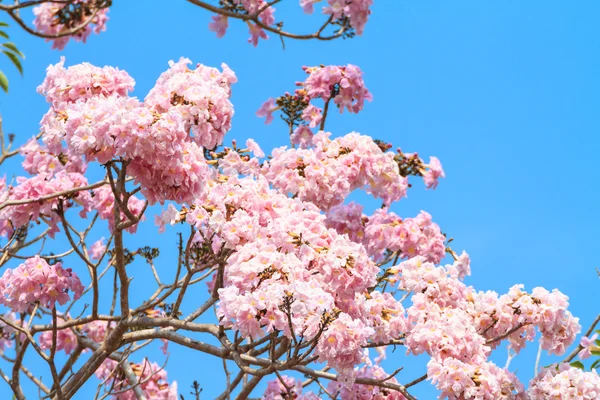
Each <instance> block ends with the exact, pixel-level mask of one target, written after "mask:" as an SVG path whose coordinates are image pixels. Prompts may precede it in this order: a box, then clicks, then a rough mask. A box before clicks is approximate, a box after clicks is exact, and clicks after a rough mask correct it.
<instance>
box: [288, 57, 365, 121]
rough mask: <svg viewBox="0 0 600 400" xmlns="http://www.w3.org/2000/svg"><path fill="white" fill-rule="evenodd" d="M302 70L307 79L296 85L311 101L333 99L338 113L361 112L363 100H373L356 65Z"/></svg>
mask: <svg viewBox="0 0 600 400" xmlns="http://www.w3.org/2000/svg"><path fill="white" fill-rule="evenodd" d="M302 69H304V72H306V73H307V74H308V78H306V80H305V81H304V82H298V83H297V85H298V86H301V87H303V88H304V90H305V91H306V95H307V96H308V98H309V99H311V100H314V99H322V100H323V101H329V99H333V102H334V104H335V105H337V106H338V108H339V109H340V112H343V111H344V109H346V110H348V112H352V113H358V112H359V111H360V110H362V108H363V106H364V103H365V100H368V101H371V100H373V96H372V95H371V93H370V92H369V91H368V90H367V88H366V87H365V83H364V81H363V77H362V75H363V73H362V71H361V70H360V68H358V67H357V66H356V65H352V64H348V65H346V66H343V67H340V66H335V65H330V66H320V67H303V68H302ZM304 119H305V120H307V119H309V118H307V117H305V118H304Z"/></svg>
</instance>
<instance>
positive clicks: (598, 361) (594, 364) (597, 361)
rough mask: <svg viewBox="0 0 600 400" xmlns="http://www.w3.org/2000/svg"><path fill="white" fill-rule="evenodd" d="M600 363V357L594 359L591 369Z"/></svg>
mask: <svg viewBox="0 0 600 400" xmlns="http://www.w3.org/2000/svg"><path fill="white" fill-rule="evenodd" d="M598 364H600V359H598V360H596V361H594V363H593V364H592V365H591V367H590V369H594V368H596V367H597V366H598Z"/></svg>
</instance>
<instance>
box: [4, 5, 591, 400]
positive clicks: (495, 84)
mask: <svg viewBox="0 0 600 400" xmlns="http://www.w3.org/2000/svg"><path fill="white" fill-rule="evenodd" d="M168 3H171V4H170V5H169V6H167V5H166V4H167V2H164V1H157V0H148V1H145V2H143V6H142V5H141V4H142V3H141V2H133V1H130V2H121V1H118V2H115V5H114V7H112V9H111V11H110V13H109V15H110V18H111V19H110V20H109V22H108V30H107V32H105V33H102V34H101V35H94V36H92V37H91V38H90V39H89V40H88V43H87V44H85V45H83V44H79V43H70V44H69V45H68V46H67V48H66V50H65V51H63V52H57V51H53V50H51V45H50V44H49V43H44V42H43V41H42V40H41V39H37V38H33V37H31V36H29V35H27V34H25V33H22V32H21V31H19V30H18V29H16V28H14V27H13V29H11V30H10V31H9V33H10V34H11V37H12V39H13V41H14V42H16V43H17V45H18V46H19V48H20V49H21V50H22V51H23V52H24V53H25V54H26V57H27V59H26V60H25V64H24V66H25V75H24V78H21V77H19V75H18V74H17V73H16V72H14V71H13V70H12V69H11V68H12V66H11V65H8V63H6V61H3V62H4V63H5V64H2V69H3V70H4V71H5V72H7V73H8V75H9V78H10V85H11V86H10V94H9V95H8V96H7V95H4V94H0V113H1V114H2V116H3V120H4V129H5V132H14V133H15V134H16V135H17V142H19V143H20V142H22V141H25V140H26V139H27V138H29V137H31V136H33V135H35V134H36V133H37V132H38V130H39V120H40V119H41V117H42V115H43V114H44V113H45V112H46V110H47V105H46V103H45V101H44V99H43V97H42V96H40V95H38V94H36V92H35V88H36V86H37V85H39V84H40V83H41V82H42V80H43V78H44V76H45V68H46V66H47V65H49V64H51V63H52V64H53V63H56V62H58V61H59V57H60V56H61V55H64V56H65V57H66V64H67V65H73V64H76V63H79V62H84V61H88V62H91V63H93V64H97V65H113V66H118V67H120V68H122V69H125V70H126V71H128V72H129V74H130V75H131V76H133V77H134V78H135V79H136V81H137V86H136V90H135V91H134V92H133V95H136V96H138V97H141V98H143V97H144V96H145V94H146V93H147V92H148V90H149V89H150V88H151V87H152V86H153V84H154V82H155V80H156V78H157V77H158V75H159V74H160V73H161V72H162V71H164V70H165V69H166V68H167V62H168V61H169V60H171V59H178V58H179V57H180V56H185V57H188V58H190V59H191V60H192V61H193V62H194V63H196V62H200V63H203V64H206V65H211V66H219V65H220V63H221V62H225V63H227V64H228V65H229V66H230V67H231V68H232V69H233V70H234V71H235V72H236V74H237V76H238V79H239V82H238V83H237V84H236V85H234V87H233V97H232V101H233V103H234V105H235V112H236V114H235V117H234V121H233V129H232V130H231V132H230V133H229V134H228V136H227V137H226V141H229V140H230V139H238V141H241V140H245V139H246V138H248V137H253V138H255V139H256V140H257V141H258V142H259V143H260V144H261V145H262V146H263V148H264V149H265V150H270V149H271V148H273V147H276V146H281V145H285V144H286V143H287V141H288V139H287V136H286V127H285V126H284V125H283V124H282V123H278V122H277V121H275V123H273V124H272V125H269V126H265V125H264V123H263V120H260V119H258V118H256V117H255V115H254V113H255V111H256V109H258V107H259V106H260V105H261V104H262V102H263V101H265V100H266V99H267V98H268V97H275V96H278V95H280V94H282V93H283V92H284V91H286V90H289V91H291V90H293V89H294V87H295V86H294V83H295V81H297V80H302V79H304V76H305V75H304V73H303V72H302V70H301V67H302V66H303V65H318V64H347V63H352V64H356V65H358V66H359V67H361V68H362V70H363V71H364V74H365V76H364V79H365V82H366V85H367V87H368V88H369V89H370V91H371V92H372V93H373V96H374V101H373V102H372V103H370V104H367V105H366V107H365V109H364V110H363V112H361V113H360V114H358V115H352V114H347V113H344V114H343V115H339V114H333V115H331V117H330V119H329V120H328V130H330V131H331V132H333V134H334V136H335V135H343V134H346V133H348V132H351V131H357V132H361V133H363V134H368V135H371V136H373V137H375V138H378V139H382V140H385V141H387V142H391V143H393V144H394V146H400V147H401V148H402V149H403V150H405V151H407V152H414V151H416V152H418V153H419V154H420V155H421V156H423V157H428V156H429V155H435V156H437V157H439V158H440V160H441V161H442V164H443V166H444V169H445V171H446V175H447V178H446V179H445V180H444V181H442V182H441V184H440V186H439V187H438V189H437V190H436V191H426V190H424V188H423V185H422V184H421V183H419V182H416V181H415V182H414V183H416V184H415V185H414V187H413V189H412V190H411V191H410V192H409V197H408V198H407V199H404V200H402V201H401V202H399V203H397V204H396V205H395V206H394V207H393V210H394V211H395V212H396V213H398V214H400V215H401V216H405V217H409V216H415V215H416V214H417V213H418V212H419V210H421V209H423V210H426V211H428V212H429V213H431V214H432V216H433V219H434V221H436V222H437V223H438V224H440V226H441V227H442V230H443V231H444V232H446V233H448V235H449V236H452V237H454V238H455V241H454V243H453V247H454V248H455V249H456V250H457V251H462V250H463V249H464V250H466V251H467V252H468V253H469V254H470V256H471V259H472V271H473V274H472V276H471V277H469V278H468V279H467V283H468V284H472V285H473V286H475V287H476V288H477V289H480V290H495V291H497V292H499V293H503V292H506V291H507V290H508V288H509V287H510V286H512V285H513V284H515V283H523V284H524V285H525V287H526V289H532V288H533V287H535V286H544V287H546V288H547V289H550V290H551V289H554V288H558V289H559V290H561V291H562V292H564V293H565V294H567V295H568V296H569V297H570V301H571V305H572V306H571V310H572V312H573V314H575V315H576V316H579V317H580V318H581V322H582V325H583V326H584V328H585V327H587V325H589V323H590V322H591V321H592V319H593V318H594V317H595V315H596V313H597V312H598V310H597V309H596V308H595V307H593V305H594V304H593V303H594V302H593V301H592V296H593V294H594V293H596V292H597V291H598V288H599V284H600V282H599V280H598V276H597V274H596V271H595V269H596V268H597V267H599V266H600V265H599V262H598V256H597V254H596V252H597V251H598V245H597V229H598V228H597V227H598V225H599V224H600V211H599V209H598V207H597V203H598V196H599V194H600V191H599V189H598V187H597V183H598V173H599V172H600V168H599V167H598V165H597V154H598V152H599V151H600V139H599V136H598V134H599V133H600V118H598V109H599V108H600V94H599V93H600V78H598V71H599V66H600V40H599V38H600V25H598V23H597V16H598V13H599V12H600V4H599V3H598V2H595V1H591V0H589V1H584V0H582V1H578V2H577V3H576V4H575V3H573V2H559V1H541V0H537V1H534V0H531V1H517V0H507V1H502V2H481V1H474V0H473V1H461V2H450V1H414V0H397V1H392V0H378V1H375V5H374V6H373V15H372V16H371V19H370V20H369V22H368V24H367V26H366V29H365V33H364V35H363V36H362V37H357V38H355V39H352V40H337V41H334V42H328V43H322V42H315V41H310V42H296V41H290V40H287V41H286V45H285V50H283V49H282V46H281V42H280V41H279V39H277V38H275V37H272V38H271V39H270V40H268V41H266V42H261V43H260V44H259V47H258V48H253V47H252V46H251V45H249V44H248V43H246V38H247V27H245V26H244V25H243V24H240V23H236V22H232V23H231V24H230V29H229V32H228V34H227V35H226V36H225V38H223V39H217V38H216V37H215V36H214V33H213V32H210V31H209V30H208V28H207V24H208V22H209V20H210V15H209V14H208V13H206V12H204V11H203V10H200V9H198V8H196V7H194V6H192V5H190V4H188V3H186V2H184V1H171V2H168ZM284 3H289V4H284V5H283V6H281V7H279V9H278V11H277V12H276V16H277V15H279V16H286V15H287V16H290V18H291V19H288V20H286V27H288V29H290V30H292V28H296V29H297V30H304V31H306V30H308V28H309V27H308V26H307V25H309V26H311V24H312V25H314V24H316V23H318V19H314V18H310V17H308V18H305V16H304V15H301V9H300V7H299V6H298V4H297V2H296V1H292V0H290V1H288V2H284ZM2 18H3V19H6V17H4V16H3V17H2ZM304 21H307V23H306V24H305V22H304ZM13 25H14V24H13ZM2 169H3V170H2V171H1V174H2V175H4V174H7V175H8V176H10V175H12V174H15V173H20V172H19V170H18V166H17V165H16V164H15V163H10V164H7V165H3V166H2ZM360 199H367V198H366V197H365V196H361V197H360ZM367 206H368V208H371V209H372V208H373V207H376V203H375V202H372V201H370V200H368V199H367ZM144 224H145V226H144V229H142V230H141V231H142V232H143V233H142V234H141V235H138V236H137V237H131V236H129V237H128V239H127V240H129V241H130V242H129V243H130V244H131V246H132V247H134V246H135V245H136V243H140V244H142V243H143V244H150V243H165V242H166V239H165V238H167V237H168V238H171V237H172V235H171V236H170V235H167V236H162V237H157V236H156V234H155V231H154V229H153V228H152V227H153V224H152V219H151V218H149V220H148V221H146V222H145V223H144ZM169 240H170V239H169ZM594 249H596V250H594ZM169 254H170V253H169V252H168V251H167V252H166V253H164V254H163V257H168V255H169ZM161 259H162V257H161ZM171 264H173V263H171ZM168 265H170V264H168V263H166V262H165V265H164V266H163V268H164V269H165V271H166V270H168ZM142 282H143V281H142ZM139 290H142V289H139ZM187 307H189V309H192V308H193V304H188V305H187ZM536 350H537V344H532V345H531V346H530V349H529V350H527V351H524V352H523V353H522V354H521V355H519V356H518V357H517V358H516V359H515V360H514V361H513V362H512V364H511V366H512V369H513V370H514V369H517V370H518V375H519V377H521V378H522V379H523V380H524V381H528V380H529V379H530V378H531V376H532V374H533V364H534V360H535V353H536ZM155 354H156V356H157V358H160V354H159V353H157V352H155ZM505 354H506V353H505V352H504V351H502V352H501V353H500V354H498V358H497V359H498V360H499V361H498V362H499V364H500V365H503V364H504V360H505ZM160 360H162V358H160ZM160 360H159V362H160ZM552 360H555V359H554V358H545V359H543V361H542V364H544V362H545V361H548V363H549V362H551V361H552ZM204 362H205V360H204V358H203V357H201V356H200V355H198V354H193V355H190V354H189V353H188V352H186V351H185V350H182V349H178V348H177V347H176V346H172V350H171V356H170V360H169V365H168V371H169V377H170V378H171V379H176V380H178V382H179V384H180V387H183V390H182V393H184V394H187V392H188V390H187V388H188V386H189V384H190V383H191V381H192V380H194V379H197V380H198V381H199V382H200V383H201V384H202V386H203V387H204V392H203V398H212V397H213V396H216V395H217V394H218V393H220V389H221V388H222V384H221V382H223V380H222V375H221V374H220V372H219V371H220V363H215V361H214V360H213V361H210V362H208V361H207V363H206V364H204ZM424 362H425V360H422V359H421V360H418V361H417V362H415V361H413V359H412V358H410V357H405V356H404V350H403V349H398V350H397V351H396V352H395V353H394V354H393V355H390V357H389V360H388V362H387V364H386V367H388V369H390V370H393V369H395V368H397V367H399V366H401V365H404V366H405V369H404V371H402V372H401V374H400V375H399V380H400V381H401V382H404V383H405V382H408V381H410V380H412V379H413V378H415V377H418V376H420V375H421V374H422V373H423V372H424V367H423V365H424ZM190 365H191V366H192V368H190ZM215 371H216V372H215ZM427 386H428V385H427V384H421V385H420V386H417V387H416V388H415V390H414V394H415V395H417V396H419V395H420V396H421V398H430V397H431V396H432V394H433V393H435V392H434V391H432V390H431V389H430V388H428V387H427ZM3 390H7V389H6V386H0V393H2V391H3ZM93 392H95V385H91V386H90V385H87V386H85V387H84V390H83V391H82V392H81V393H80V394H78V396H76V398H78V399H87V398H89V396H90V394H91V393H93Z"/></svg>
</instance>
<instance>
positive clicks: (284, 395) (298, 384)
mask: <svg viewBox="0 0 600 400" xmlns="http://www.w3.org/2000/svg"><path fill="white" fill-rule="evenodd" d="M282 381H283V382H282ZM261 399H262V400H287V399H294V400H319V396H317V395H316V394H314V393H313V392H307V393H302V381H301V380H298V379H294V378H292V377H291V376H287V375H282V376H281V378H280V379H274V380H272V381H270V382H269V383H267V389H266V390H265V392H264V393H263V395H262V397H261Z"/></svg>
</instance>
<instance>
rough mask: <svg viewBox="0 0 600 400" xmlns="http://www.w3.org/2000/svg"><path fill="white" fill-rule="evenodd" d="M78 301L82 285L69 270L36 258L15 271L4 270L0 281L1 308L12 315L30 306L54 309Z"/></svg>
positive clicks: (28, 260)
mask: <svg viewBox="0 0 600 400" xmlns="http://www.w3.org/2000/svg"><path fill="white" fill-rule="evenodd" d="M69 291H71V292H73V299H75V300H76V299H78V298H79V297H80V296H81V294H82V293H83V285H82V284H81V281H80V280H79V278H78V277H77V275H76V274H75V273H74V272H72V271H71V269H70V268H67V269H63V268H62V266H61V263H56V264H53V265H49V264H48V263H47V262H46V260H44V259H43V258H41V257H39V256H34V257H32V258H28V259H27V260H26V261H25V262H24V263H23V264H21V265H19V266H18V267H17V268H15V269H7V270H6V271H4V274H3V275H2V277H1V278H0V293H2V295H1V296H0V304H3V305H5V306H7V307H9V308H11V309H12V310H13V311H15V312H24V311H25V310H27V309H28V308H29V306H30V305H31V303H34V302H39V303H40V305H41V306H43V307H50V308H52V307H55V303H58V304H60V305H63V304H65V303H66V302H67V301H69V300H70V299H71V297H70V296H69Z"/></svg>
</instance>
